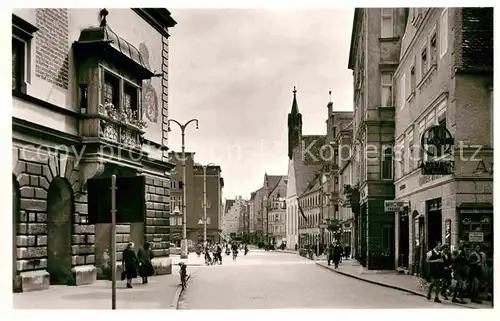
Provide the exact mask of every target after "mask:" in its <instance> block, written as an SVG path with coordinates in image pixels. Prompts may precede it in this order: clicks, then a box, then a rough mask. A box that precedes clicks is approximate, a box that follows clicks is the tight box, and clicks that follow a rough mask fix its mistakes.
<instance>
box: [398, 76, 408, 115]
mask: <svg viewBox="0 0 500 321" xmlns="http://www.w3.org/2000/svg"><path fill="white" fill-rule="evenodd" d="M398 93H399V99H398V100H399V108H401V109H403V108H404V106H405V103H406V76H405V75H404V74H403V75H401V78H400V79H399V85H398Z"/></svg>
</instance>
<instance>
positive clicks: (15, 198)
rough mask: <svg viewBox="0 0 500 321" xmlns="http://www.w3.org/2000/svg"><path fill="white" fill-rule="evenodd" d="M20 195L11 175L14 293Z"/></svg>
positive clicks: (14, 177) (15, 180)
mask: <svg viewBox="0 0 500 321" xmlns="http://www.w3.org/2000/svg"><path fill="white" fill-rule="evenodd" d="M20 202H21V195H20V192H19V183H18V182H17V179H16V176H15V175H12V290H13V291H16V290H17V286H16V277H17V222H18V212H19V203H20Z"/></svg>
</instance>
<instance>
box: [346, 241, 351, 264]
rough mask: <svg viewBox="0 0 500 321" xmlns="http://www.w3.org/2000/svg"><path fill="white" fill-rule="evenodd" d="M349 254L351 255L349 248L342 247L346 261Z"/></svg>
mask: <svg viewBox="0 0 500 321" xmlns="http://www.w3.org/2000/svg"><path fill="white" fill-rule="evenodd" d="M350 254H351V247H350V246H349V244H346V245H345V246H344V258H345V259H346V260H347V259H348V258H349V255H350Z"/></svg>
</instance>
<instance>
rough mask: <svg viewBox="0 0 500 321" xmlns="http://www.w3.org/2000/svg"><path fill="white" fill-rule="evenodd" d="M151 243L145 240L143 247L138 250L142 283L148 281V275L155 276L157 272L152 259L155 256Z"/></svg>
mask: <svg viewBox="0 0 500 321" xmlns="http://www.w3.org/2000/svg"><path fill="white" fill-rule="evenodd" d="M150 246H151V245H150V244H149V242H148V241H146V242H144V246H143V248H142V249H139V251H138V252H137V259H138V260H139V274H140V276H141V277H142V283H143V284H146V283H148V276H153V275H154V274H155V269H154V268H153V263H151V259H152V258H153V252H152V251H151V249H150Z"/></svg>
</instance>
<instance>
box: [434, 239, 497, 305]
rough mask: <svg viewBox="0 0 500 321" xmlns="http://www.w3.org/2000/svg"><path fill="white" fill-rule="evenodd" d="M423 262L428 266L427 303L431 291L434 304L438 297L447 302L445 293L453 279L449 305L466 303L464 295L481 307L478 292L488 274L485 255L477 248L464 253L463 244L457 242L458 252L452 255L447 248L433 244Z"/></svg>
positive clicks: (438, 300) (439, 244)
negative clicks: (454, 281)
mask: <svg viewBox="0 0 500 321" xmlns="http://www.w3.org/2000/svg"><path fill="white" fill-rule="evenodd" d="M426 261H427V263H428V264H429V278H430V285H429V290H428V292H427V299H428V300H431V298H432V291H433V290H434V291H435V296H434V301H435V302H438V303H439V302H441V300H440V299H439V294H441V296H442V297H443V298H444V299H445V300H448V289H449V288H450V287H451V285H452V280H453V279H455V280H456V285H455V288H454V289H453V297H452V302H455V303H462V304H464V303H466V302H465V301H464V297H465V296H466V295H467V296H469V297H470V299H471V302H474V303H481V300H480V299H479V288H480V285H481V284H484V283H485V281H487V280H486V278H487V275H488V272H487V267H486V254H485V253H484V252H482V251H481V247H480V246H479V245H476V246H475V247H474V249H473V250H472V251H470V253H467V251H466V249H465V244H464V242H463V241H460V243H459V245H458V248H457V249H456V250H454V251H453V253H452V252H451V251H450V247H449V246H448V245H446V244H445V245H441V242H437V243H436V244H435V246H434V248H433V249H432V250H430V251H429V252H427V260H426ZM458 297H459V298H460V299H458Z"/></svg>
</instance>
